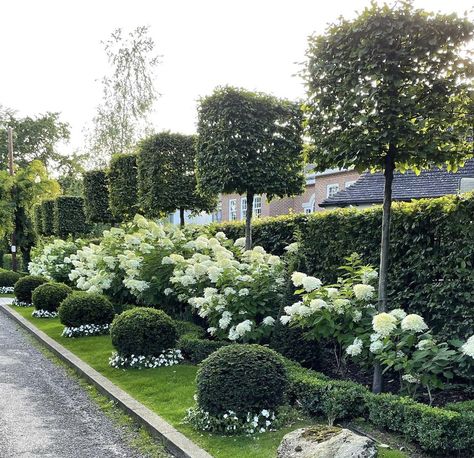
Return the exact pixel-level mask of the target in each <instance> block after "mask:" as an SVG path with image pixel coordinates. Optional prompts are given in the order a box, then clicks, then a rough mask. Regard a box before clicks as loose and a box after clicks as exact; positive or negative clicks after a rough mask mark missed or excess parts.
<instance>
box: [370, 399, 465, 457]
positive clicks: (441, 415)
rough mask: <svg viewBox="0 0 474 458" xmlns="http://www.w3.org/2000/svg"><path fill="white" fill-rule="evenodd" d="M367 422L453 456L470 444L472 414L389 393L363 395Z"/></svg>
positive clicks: (430, 449)
mask: <svg viewBox="0 0 474 458" xmlns="http://www.w3.org/2000/svg"><path fill="white" fill-rule="evenodd" d="M366 405H367V408H368V411H369V419H370V421H371V422H372V423H373V424H374V425H375V426H376V427H378V428H382V429H387V430H390V431H395V432H398V433H402V434H404V435H405V436H406V437H407V438H408V439H409V440H411V441H413V442H418V443H419V444H420V446H421V447H422V448H423V449H425V450H427V451H430V452H434V453H437V454H443V455H444V456H455V454H456V453H461V455H460V456H468V455H463V453H470V452H471V451H472V448H473V447H474V436H473V435H472V431H473V430H474V415H473V414H472V412H467V413H464V414H463V413H459V412H454V411H451V410H448V409H441V408H438V407H430V406H427V405H426V404H421V403H418V402H415V401H413V400H411V399H409V398H403V397H400V396H394V395H390V394H381V395H372V394H368V395H367V397H366Z"/></svg>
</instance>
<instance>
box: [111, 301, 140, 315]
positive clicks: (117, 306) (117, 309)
mask: <svg viewBox="0 0 474 458" xmlns="http://www.w3.org/2000/svg"><path fill="white" fill-rule="evenodd" d="M112 303H113V306H114V311H115V314H116V315H120V314H121V313H122V312H125V310H132V309H133V308H135V307H136V305H133V304H120V303H117V302H112Z"/></svg>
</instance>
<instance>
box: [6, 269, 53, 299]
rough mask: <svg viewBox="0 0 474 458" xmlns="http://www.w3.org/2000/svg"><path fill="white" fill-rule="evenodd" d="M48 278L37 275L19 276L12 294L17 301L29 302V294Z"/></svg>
mask: <svg viewBox="0 0 474 458" xmlns="http://www.w3.org/2000/svg"><path fill="white" fill-rule="evenodd" d="M47 281H48V280H47V279H46V278H44V277H39V276H37V275H26V276H25V277H22V278H20V279H19V280H18V281H17V282H16V283H15V287H14V290H13V292H14V294H15V297H16V298H17V300H18V301H20V302H26V303H28V304H31V300H32V299H31V295H32V293H33V291H34V290H35V289H36V288H38V286H40V285H42V284H43V283H46V282H47Z"/></svg>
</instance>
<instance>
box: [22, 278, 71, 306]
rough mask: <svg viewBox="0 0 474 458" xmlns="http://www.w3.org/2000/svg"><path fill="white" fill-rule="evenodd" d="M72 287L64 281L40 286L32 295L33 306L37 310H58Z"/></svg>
mask: <svg viewBox="0 0 474 458" xmlns="http://www.w3.org/2000/svg"><path fill="white" fill-rule="evenodd" d="M71 293H72V289H71V288H70V287H69V286H67V285H65V284H64V283H55V282H49V283H44V284H42V285H40V286H38V287H37V288H36V289H35V290H34V291H33V294H32V295H31V298H32V303H33V306H34V308H35V309H36V310H47V311H48V312H56V311H57V309H58V307H59V305H60V304H61V302H62V301H64V299H66V297H68V296H69V294H71Z"/></svg>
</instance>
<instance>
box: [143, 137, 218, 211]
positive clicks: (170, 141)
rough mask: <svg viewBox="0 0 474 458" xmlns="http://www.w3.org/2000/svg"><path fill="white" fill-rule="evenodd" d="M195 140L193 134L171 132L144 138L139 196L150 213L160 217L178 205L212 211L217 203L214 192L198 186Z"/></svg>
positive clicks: (145, 209) (181, 207) (182, 207)
mask: <svg viewBox="0 0 474 458" xmlns="http://www.w3.org/2000/svg"><path fill="white" fill-rule="evenodd" d="M194 143H195V138H194V137H193V136H191V135H182V134H173V133H170V132H162V133H160V134H156V135H153V136H151V137H149V138H146V139H145V140H142V141H141V142H140V144H139V147H138V183H139V196H140V206H141V208H142V209H143V212H144V214H145V215H146V216H149V217H160V216H163V215H166V214H167V213H171V212H174V211H175V210H176V209H186V210H193V211H201V210H208V211H210V210H212V209H213V208H214V207H215V205H216V200H215V198H214V197H212V195H213V194H210V193H206V194H203V193H198V192H197V189H196V177H195V174H194V157H195V147H194ZM214 195H215V194H214Z"/></svg>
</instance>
